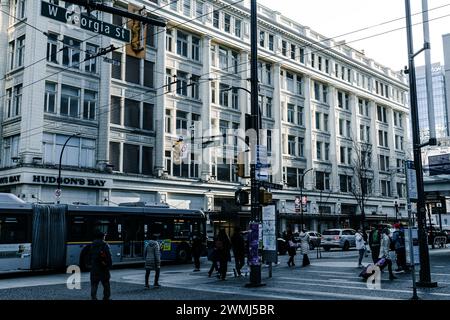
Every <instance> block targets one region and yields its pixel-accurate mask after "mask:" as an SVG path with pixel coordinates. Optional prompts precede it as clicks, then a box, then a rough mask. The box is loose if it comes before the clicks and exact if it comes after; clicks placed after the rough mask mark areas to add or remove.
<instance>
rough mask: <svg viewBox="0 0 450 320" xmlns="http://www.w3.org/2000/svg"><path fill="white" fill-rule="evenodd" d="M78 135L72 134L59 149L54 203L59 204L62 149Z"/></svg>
mask: <svg viewBox="0 0 450 320" xmlns="http://www.w3.org/2000/svg"><path fill="white" fill-rule="evenodd" d="M79 135H80V133H74V134H72V135H71V136H70V137H68V138H67V140H66V142H65V143H64V145H63V147H62V149H61V153H60V154H59V170H58V180H57V182H58V187H57V189H56V203H57V204H59V198H60V196H61V162H62V156H63V153H64V149H65V148H66V145H67V143H68V142H69V140H70V139H72V138H73V137H76V136H79Z"/></svg>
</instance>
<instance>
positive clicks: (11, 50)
mask: <svg viewBox="0 0 450 320" xmlns="http://www.w3.org/2000/svg"><path fill="white" fill-rule="evenodd" d="M14 48H15V43H14V41H11V42H10V43H9V45H8V59H9V65H8V67H9V70H12V69H14V53H15V50H14Z"/></svg>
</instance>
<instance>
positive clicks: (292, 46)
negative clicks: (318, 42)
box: [291, 44, 296, 60]
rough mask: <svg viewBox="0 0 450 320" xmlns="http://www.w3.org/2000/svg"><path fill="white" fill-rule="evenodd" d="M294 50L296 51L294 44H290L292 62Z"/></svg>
mask: <svg viewBox="0 0 450 320" xmlns="http://www.w3.org/2000/svg"><path fill="white" fill-rule="evenodd" d="M295 50H296V47H295V44H291V59H292V60H295Z"/></svg>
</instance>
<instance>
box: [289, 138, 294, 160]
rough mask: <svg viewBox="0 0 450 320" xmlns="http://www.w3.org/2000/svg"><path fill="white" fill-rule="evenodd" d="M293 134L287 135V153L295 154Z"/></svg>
mask: <svg viewBox="0 0 450 320" xmlns="http://www.w3.org/2000/svg"><path fill="white" fill-rule="evenodd" d="M295 140H296V139H295V136H288V154H289V155H291V156H295Z"/></svg>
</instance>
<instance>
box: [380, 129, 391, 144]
mask: <svg viewBox="0 0 450 320" xmlns="http://www.w3.org/2000/svg"><path fill="white" fill-rule="evenodd" d="M378 145H379V146H381V147H386V148H388V147H389V144H388V133H387V131H384V130H378Z"/></svg>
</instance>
